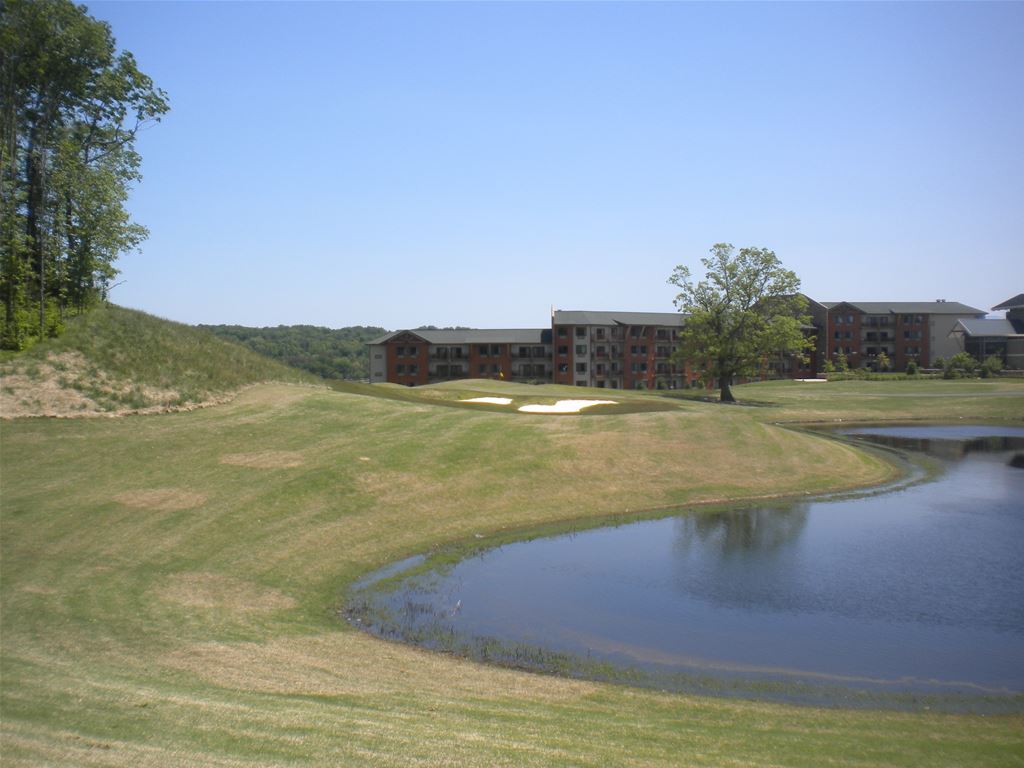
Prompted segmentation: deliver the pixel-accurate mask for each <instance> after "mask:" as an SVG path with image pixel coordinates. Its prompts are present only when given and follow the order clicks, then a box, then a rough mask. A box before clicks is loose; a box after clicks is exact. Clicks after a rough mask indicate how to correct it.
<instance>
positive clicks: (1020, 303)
mask: <svg viewBox="0 0 1024 768" xmlns="http://www.w3.org/2000/svg"><path fill="white" fill-rule="evenodd" d="M1020 307H1024V293H1018V294H1017V295H1016V296H1014V297H1013V298H1012V299H1007V300H1006V301H1004V302H1003V303H1002V304H997V305H996V306H994V307H992V310H993V311H995V310H997V309H1018V308H1020Z"/></svg>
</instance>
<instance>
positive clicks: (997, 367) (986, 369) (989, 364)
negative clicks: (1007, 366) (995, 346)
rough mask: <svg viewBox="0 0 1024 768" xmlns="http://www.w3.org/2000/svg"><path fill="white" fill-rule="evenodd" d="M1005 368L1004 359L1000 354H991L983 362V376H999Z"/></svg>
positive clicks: (985, 377)
mask: <svg viewBox="0 0 1024 768" xmlns="http://www.w3.org/2000/svg"><path fill="white" fill-rule="evenodd" d="M1002 370H1003V361H1002V358H1000V357H999V356H998V355H989V356H988V357H986V358H985V360H984V361H983V362H982V364H981V369H980V371H979V372H980V373H981V378H983V379H987V378H989V377H990V376H998V375H999V372H1000V371H1002Z"/></svg>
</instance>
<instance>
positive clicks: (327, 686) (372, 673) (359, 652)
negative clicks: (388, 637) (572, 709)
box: [162, 632, 598, 702]
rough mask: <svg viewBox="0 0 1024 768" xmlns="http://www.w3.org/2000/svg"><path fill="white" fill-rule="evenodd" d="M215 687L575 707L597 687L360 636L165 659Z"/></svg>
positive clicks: (202, 646) (196, 651) (195, 651)
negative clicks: (410, 694) (417, 695)
mask: <svg viewBox="0 0 1024 768" xmlns="http://www.w3.org/2000/svg"><path fill="white" fill-rule="evenodd" d="M162 661H163V663H164V664H166V665H167V666H169V667H172V668H173V669H177V670H180V671H185V672H189V673H191V674H194V675H196V676H198V677H200V678H201V679H203V680H205V681H207V682H209V683H212V684H214V685H217V686H220V687H224V688H233V689H237V690H241V691H259V692H261V693H272V694H283V695H292V696H344V695H357V696H379V695H393V694H397V695H401V694H403V693H405V694H407V693H408V692H409V691H417V692H419V693H420V694H421V695H427V696H442V697H444V698H454V699H461V698H466V697H472V698H484V699H524V698H525V699H528V700H531V701H551V702H560V701H572V700H576V699H579V698H581V697H583V696H587V695H589V694H592V693H594V692H595V691H596V690H598V686H597V684H595V683H590V682H586V681H579V680H569V679H566V678H560V677H554V676H549V675H524V674H522V673H521V672H516V671H513V670H507V669H501V668H497V667H488V666H484V665H480V664H475V663H473V662H470V661H465V660H462V659H458V658H453V657H451V656H446V655H442V654H437V653H431V652H429V651H424V650H420V649H418V648H412V647H408V646H404V645H400V644H397V643H386V642H381V641H380V640H378V639H376V638H373V637H370V636H369V635H365V634H363V633H361V632H360V633H356V632H331V633H326V634H318V635H313V636H305V637H290V638H278V639H274V640H270V641H269V642H266V643H245V642H242V643H218V642H206V643H194V644H191V645H189V646H187V647H185V648H181V649H179V650H176V651H174V652H172V653H170V654H168V655H167V656H165V657H164V658H163V660H162Z"/></svg>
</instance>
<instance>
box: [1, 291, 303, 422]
mask: <svg viewBox="0 0 1024 768" xmlns="http://www.w3.org/2000/svg"><path fill="white" fill-rule="evenodd" d="M0 378H2V382H3V383H2V387H0V415H3V416H4V417H5V418H10V417H14V416H77V415H97V414H113V413H126V412H139V411H142V412H146V411H160V410H167V409H173V408H187V407H195V406H198V405H204V404H209V403H211V402H218V401H220V400H223V399H224V398H226V397H228V396H230V395H231V394H233V393H234V392H236V391H237V390H239V389H240V388H242V387H245V386H248V385H250V384H255V383H257V382H264V381H288V382H295V383H306V384H308V383H319V379H317V378H316V377H314V376H311V375H309V374H306V373H303V372H301V371H298V370H296V369H294V368H289V367H287V366H284V365H281V364H280V363H277V362H274V361H272V360H269V359H268V358H265V357H263V356H261V355H258V354H256V353H255V352H251V351H250V350H248V349H246V348H244V347H242V346H240V345H238V344H232V343H230V342H226V341H223V340H221V339H219V338H217V337H216V336H214V335H213V334H212V333H210V332H209V331H204V330H200V329H198V328H193V327H191V326H187V325H182V324H180V323H172V322H170V321H167V320H162V319H160V318H158V317H153V316H152V315H147V314H145V313H143V312H137V311H134V310H130V309H124V308H123V307H117V306H113V305H111V306H104V307H99V308H97V309H95V310H92V311H90V312H88V313H86V314H84V315H78V316H76V317H73V318H71V319H70V320H69V321H68V325H67V330H66V331H65V333H64V334H63V335H61V336H60V337H59V338H56V339H47V340H45V341H42V342H39V343H37V344H36V345H34V346H33V347H32V348H31V349H29V350H28V351H26V352H22V353H17V354H14V353H3V355H2V356H0Z"/></svg>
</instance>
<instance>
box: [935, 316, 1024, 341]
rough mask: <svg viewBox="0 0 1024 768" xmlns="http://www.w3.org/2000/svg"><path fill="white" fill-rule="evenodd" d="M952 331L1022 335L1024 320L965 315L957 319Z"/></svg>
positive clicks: (986, 334)
mask: <svg viewBox="0 0 1024 768" xmlns="http://www.w3.org/2000/svg"><path fill="white" fill-rule="evenodd" d="M951 333H965V334H967V335H968V336H974V337H979V336H989V337H992V336H998V337H1005V336H1021V335H1024V322H1022V321H1019V320H1018V321H1017V322H1014V321H1012V320H1003V319H994V320H989V319H978V318H975V317H965V318H961V319H959V320H957V323H956V326H954V328H953V330H952V331H951Z"/></svg>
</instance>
